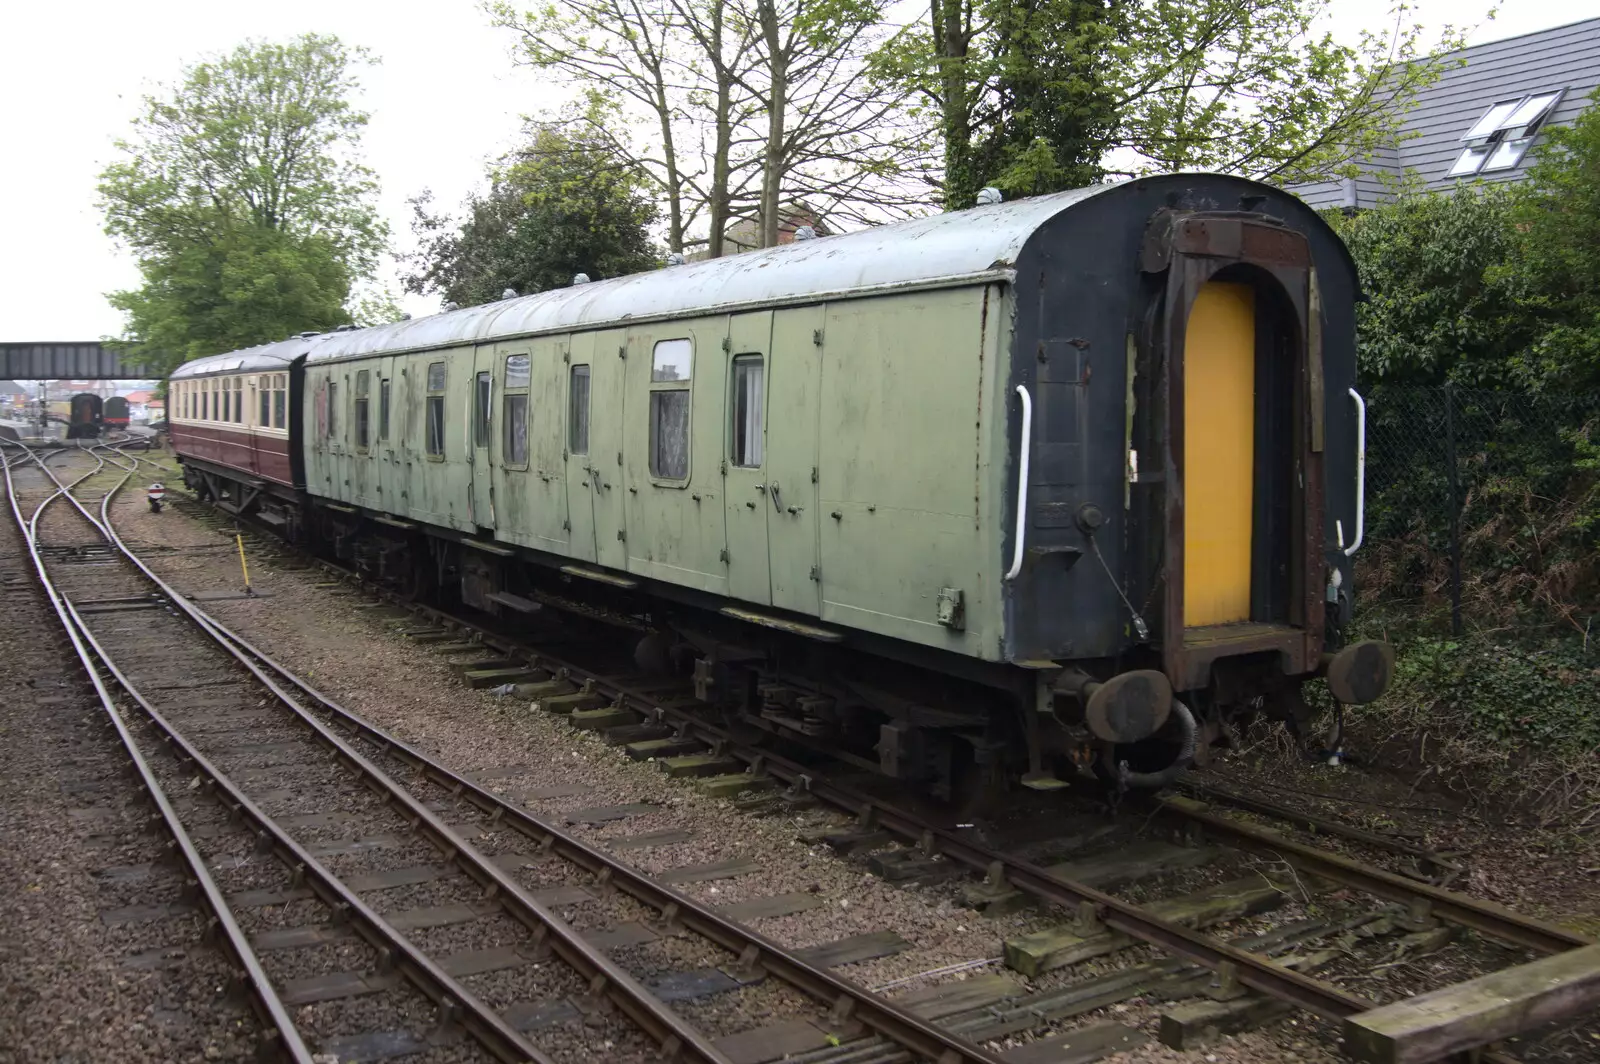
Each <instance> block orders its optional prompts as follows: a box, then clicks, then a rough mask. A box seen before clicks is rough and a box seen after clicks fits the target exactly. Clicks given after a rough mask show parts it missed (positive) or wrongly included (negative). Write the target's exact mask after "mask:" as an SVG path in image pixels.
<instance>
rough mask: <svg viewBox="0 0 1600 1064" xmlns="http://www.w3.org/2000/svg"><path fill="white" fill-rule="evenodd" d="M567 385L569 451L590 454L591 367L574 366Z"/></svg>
mask: <svg viewBox="0 0 1600 1064" xmlns="http://www.w3.org/2000/svg"><path fill="white" fill-rule="evenodd" d="M567 379H568V384H567V450H568V451H570V452H571V453H573V454H588V453H589V367H588V366H586V365H585V366H573V367H572V372H571V374H570V375H569V376H568V378H567Z"/></svg>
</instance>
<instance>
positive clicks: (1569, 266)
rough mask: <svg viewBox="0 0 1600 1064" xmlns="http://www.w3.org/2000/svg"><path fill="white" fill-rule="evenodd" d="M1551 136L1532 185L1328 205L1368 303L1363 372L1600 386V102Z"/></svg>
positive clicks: (1363, 319) (1547, 387)
mask: <svg viewBox="0 0 1600 1064" xmlns="http://www.w3.org/2000/svg"><path fill="white" fill-rule="evenodd" d="M1544 136H1545V138H1546V141H1545V142H1544V143H1542V144H1541V145H1540V146H1539V147H1538V148H1537V149H1536V151H1537V153H1538V154H1537V162H1536V163H1535V165H1534V166H1533V167H1531V168H1530V170H1529V172H1528V175H1527V180H1526V181H1524V182H1516V183H1487V184H1486V183H1478V184H1472V185H1468V184H1459V185H1457V186H1456V188H1455V189H1454V190H1452V191H1449V192H1435V193H1418V192H1412V191H1406V190H1401V193H1400V195H1399V196H1398V197H1397V198H1396V199H1395V200H1394V201H1392V202H1390V203H1387V204H1384V205H1382V206H1379V207H1376V208H1374V209H1372V210H1367V211H1363V212H1361V213H1360V214H1357V215H1355V216H1354V217H1345V216H1344V215H1342V214H1340V213H1338V212H1334V211H1330V212H1327V215H1326V216H1327V218H1328V220H1329V221H1330V222H1331V223H1332V224H1333V226H1334V227H1335V228H1336V229H1338V230H1339V233H1340V235H1341V236H1342V237H1343V238H1344V241H1345V243H1346V245H1347V246H1348V247H1349V248H1350V252H1351V254H1352V255H1353V256H1354V257H1355V260H1356V266H1357V269H1358V270H1359V272H1360V275H1361V286H1362V289H1363V290H1364V291H1365V293H1366V295H1367V297H1368V300H1369V302H1367V303H1366V304H1364V305H1362V306H1361V307H1360V308H1359V309H1358V311H1357V315H1358V317H1357V327H1358V336H1359V357H1360V366H1361V374H1362V377H1363V378H1364V379H1366V380H1368V381H1371V382H1382V383H1385V384H1443V383H1445V382H1450V383H1454V384H1460V385H1464V386H1468V387H1475V388H1524V389H1530V390H1535V391H1542V392H1546V393H1551V394H1560V393H1570V392H1572V391H1580V390H1581V391H1591V390H1597V389H1600V106H1595V105H1591V106H1590V107H1588V108H1587V109H1586V110H1585V111H1584V112H1583V113H1582V114H1581V115H1580V116H1579V117H1578V120H1577V122H1576V123H1575V124H1574V125H1573V126H1571V127H1556V128H1552V129H1549V130H1547V131H1546V132H1545V134H1544Z"/></svg>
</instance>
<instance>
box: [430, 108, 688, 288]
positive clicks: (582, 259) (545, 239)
mask: <svg viewBox="0 0 1600 1064" xmlns="http://www.w3.org/2000/svg"><path fill="white" fill-rule="evenodd" d="M530 134H531V135H530V137H529V140H528V144H527V145H526V146H525V147H524V148H522V149H521V150H520V151H518V152H516V153H514V154H513V155H511V156H509V157H508V158H506V159H505V160H502V162H501V164H500V165H499V166H497V167H496V168H495V169H494V170H493V171H492V172H491V173H490V185H489V191H488V192H487V193H486V194H485V195H482V196H474V197H472V199H471V200H469V202H468V204H467V214H466V217H465V218H464V219H463V220H462V221H461V222H460V224H459V225H458V224H456V223H455V222H454V221H452V220H451V219H450V218H449V217H447V216H444V215H435V214H431V213H430V212H429V200H428V198H427V197H426V194H424V196H421V197H418V198H417V199H416V200H413V201H412V202H413V206H414V208H415V210H416V218H415V221H414V222H413V228H414V229H415V231H416V233H417V236H418V238H419V243H420V248H419V250H418V251H417V252H416V253H415V254H414V255H412V256H411V259H410V263H411V272H410V273H409V274H408V275H407V276H406V277H405V278H404V284H405V287H406V289H407V290H408V291H411V292H417V293H424V292H439V293H441V294H442V295H443V296H444V297H445V299H447V300H449V301H451V302H453V303H457V304H459V305H461V306H471V305H474V304H478V303H488V302H491V301H493V300H496V299H499V298H500V296H501V293H502V292H503V291H504V290H505V289H507V288H512V289H515V290H516V291H517V292H519V293H522V294H527V293H529V292H540V291H544V290H545V289H549V288H560V287H564V286H566V285H568V284H570V283H571V281H572V276H573V274H576V273H587V274H588V275H589V276H590V277H592V278H595V279H599V278H601V277H616V276H619V275H621V274H626V273H635V272H637V271H639V270H647V269H651V268H653V267H655V266H656V265H657V264H658V263H659V261H660V258H659V254H658V252H657V249H656V248H655V247H654V246H653V244H652V242H651V240H650V234H649V226H650V225H651V224H652V223H654V221H655V220H656V216H657V211H656V207H655V204H654V202H653V200H652V199H651V197H650V196H649V195H647V192H646V189H647V188H648V181H647V180H646V178H645V177H644V175H643V174H641V173H640V172H639V170H638V169H637V168H630V167H627V166H623V165H618V163H617V160H616V159H615V157H614V155H613V154H612V152H611V150H610V145H609V144H608V143H604V142H597V141H596V140H594V139H593V138H588V139H585V138H584V137H583V136H582V134H581V132H577V131H572V132H563V131H562V130H560V129H558V128H554V127H552V126H549V125H535V126H533V127H532V129H531V130H530Z"/></svg>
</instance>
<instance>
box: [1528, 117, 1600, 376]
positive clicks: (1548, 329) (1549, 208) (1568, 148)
mask: <svg viewBox="0 0 1600 1064" xmlns="http://www.w3.org/2000/svg"><path fill="white" fill-rule="evenodd" d="M1590 100H1591V103H1590V105H1589V107H1588V108H1587V109H1586V110H1585V111H1584V112H1583V113H1582V114H1581V115H1579V116H1578V119H1577V121H1576V122H1574V123H1573V124H1572V125H1571V126H1570V127H1565V128H1563V127H1556V128H1553V129H1550V130H1549V131H1548V132H1547V133H1546V140H1545V143H1544V144H1543V145H1542V146H1541V147H1540V148H1539V149H1538V157H1537V161H1536V162H1535V163H1534V165H1533V168H1532V169H1531V170H1530V171H1529V174H1528V190H1529V194H1528V195H1527V196H1526V197H1524V198H1523V199H1522V200H1521V202H1519V204H1518V205H1517V210H1516V214H1515V221H1516V223H1517V229H1518V234H1519V240H1518V252H1519V254H1518V260H1517V265H1518V268H1519V272H1520V273H1521V274H1522V276H1523V280H1524V285H1525V293H1526V297H1527V299H1528V301H1529V304H1530V306H1531V309H1532V312H1533V314H1534V316H1535V318H1536V320H1537V321H1538V324H1539V335H1538V337H1537V339H1535V340H1534V341H1533V343H1531V344H1530V345H1529V349H1528V351H1527V354H1526V356H1525V357H1524V360H1523V361H1524V362H1525V364H1526V372H1527V373H1528V374H1529V375H1530V376H1531V377H1532V378H1533V379H1534V380H1536V381H1538V382H1539V383H1540V384H1541V385H1543V386H1547V387H1552V388H1559V387H1566V388H1571V387H1581V388H1586V389H1593V388H1597V387H1600V90H1597V91H1596V92H1595V94H1594V95H1593V96H1591V97H1590Z"/></svg>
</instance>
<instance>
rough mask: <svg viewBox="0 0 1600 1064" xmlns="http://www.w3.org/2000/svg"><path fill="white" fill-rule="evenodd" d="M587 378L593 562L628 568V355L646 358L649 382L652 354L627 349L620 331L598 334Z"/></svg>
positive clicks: (622, 568)
mask: <svg viewBox="0 0 1600 1064" xmlns="http://www.w3.org/2000/svg"><path fill="white" fill-rule="evenodd" d="M591 353H592V355H593V357H592V358H591V359H590V365H589V368H590V369H591V371H592V373H591V375H590V378H589V386H590V395H589V399H590V403H591V408H590V410H591V419H590V423H589V489H590V497H591V498H592V499H593V500H594V550H595V560H596V561H597V562H599V563H600V564H601V565H607V566H610V567H611V568H613V569H620V570H625V569H627V568H628V542H627V540H628V527H627V512H626V510H625V508H624V507H623V502H622V500H623V497H624V496H625V495H627V489H626V487H625V486H624V485H623V483H622V440H623V427H624V426H625V425H626V424H627V422H626V421H624V420H623V419H624V418H626V417H632V416H633V415H632V413H631V412H630V411H628V410H627V409H625V407H624V397H625V396H626V394H627V392H626V388H625V383H626V380H627V367H628V362H627V359H628V356H629V355H630V354H633V355H634V357H636V358H639V357H642V358H643V359H644V366H645V368H644V370H643V371H641V372H642V373H643V375H644V376H643V379H644V380H649V379H650V378H649V372H650V351H649V349H648V348H645V349H643V353H642V355H638V354H634V352H633V351H630V350H629V348H628V334H627V332H626V331H624V330H622V329H614V330H611V331H609V332H603V333H597V334H595V337H594V348H593V351H592V352H591Z"/></svg>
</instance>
